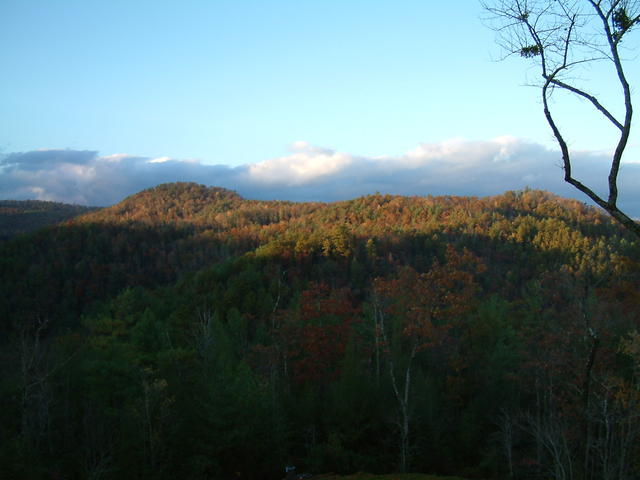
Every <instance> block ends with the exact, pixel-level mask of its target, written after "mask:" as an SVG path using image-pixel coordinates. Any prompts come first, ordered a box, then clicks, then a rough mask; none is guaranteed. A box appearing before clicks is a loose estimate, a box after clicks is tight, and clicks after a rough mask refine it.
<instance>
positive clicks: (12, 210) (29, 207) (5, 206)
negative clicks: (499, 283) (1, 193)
mask: <svg viewBox="0 0 640 480" xmlns="http://www.w3.org/2000/svg"><path fill="white" fill-rule="evenodd" d="M94 210H97V208H95V207H85V206H81V205H69V204H66V203H58V202H45V201H41V200H0V242H1V241H4V240H7V239H9V238H11V237H14V236H15V235H19V234H22V233H27V232H31V231H34V230H38V229H39V228H42V227H46V226H49V225H54V224H56V223H60V222H64V221H65V220H70V219H72V218H74V217H77V216H78V215H82V214H83V213H87V212H91V211H94Z"/></svg>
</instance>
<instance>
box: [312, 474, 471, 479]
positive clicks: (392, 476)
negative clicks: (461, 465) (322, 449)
mask: <svg viewBox="0 0 640 480" xmlns="http://www.w3.org/2000/svg"><path fill="white" fill-rule="evenodd" d="M313 478H314V479H322V480H464V479H463V478H460V477H438V476H435V475H426V474H424V473H390V474H387V475H372V474H370V473H356V474H354V475H314V477H313Z"/></svg>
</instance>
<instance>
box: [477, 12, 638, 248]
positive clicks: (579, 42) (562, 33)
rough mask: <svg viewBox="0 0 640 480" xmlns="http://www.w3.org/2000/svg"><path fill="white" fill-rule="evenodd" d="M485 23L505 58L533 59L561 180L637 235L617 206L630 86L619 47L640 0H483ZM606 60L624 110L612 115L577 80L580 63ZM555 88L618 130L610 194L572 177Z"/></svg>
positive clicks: (635, 227) (627, 131)
mask: <svg viewBox="0 0 640 480" xmlns="http://www.w3.org/2000/svg"><path fill="white" fill-rule="evenodd" d="M481 2H482V5H483V7H484V8H485V10H486V11H487V12H488V19H487V20H488V23H489V24H490V26H491V27H492V28H493V29H494V30H495V31H496V32H497V34H498V43H499V44H500V46H501V47H502V48H504V50H505V51H506V54H507V56H511V55H518V56H521V57H523V58H525V59H529V60H532V61H534V62H536V66H537V67H539V72H540V74H541V76H542V81H541V83H540V87H541V93H542V105H543V109H544V115H545V118H546V120H547V123H548V124H549V126H550V127H551V130H552V132H553V135H554V137H555V139H556V141H557V143H558V145H559V147H560V151H561V153H562V164H563V167H564V179H565V181H566V182H567V183H569V184H571V185H573V186H574V187H575V188H577V189H578V190H580V191H581V192H583V193H584V194H586V195H587V196H588V197H589V198H590V199H591V200H593V201H594V202H595V203H596V204H597V205H599V206H600V207H602V208H603V209H604V210H605V211H607V212H608V213H609V214H610V215H611V216H612V217H613V218H615V219H616V220H617V221H618V222H620V223H621V224H622V225H624V227H625V228H627V229H628V230H629V231H631V232H633V233H634V234H636V235H637V236H638V237H640V223H638V222H637V221H634V220H633V219H632V218H631V217H629V216H628V215H627V214H626V213H624V212H623V211H621V210H620V209H619V207H618V174H619V171H620V163H621V161H622V156H623V153H624V151H625V148H626V146H627V142H628V140H629V135H630V133H631V119H632V114H633V105H632V101H631V87H630V85H629V82H628V81H627V77H626V75H625V70H624V64H625V62H624V59H623V56H622V55H621V45H622V42H623V40H625V39H627V37H628V34H629V32H630V31H631V30H632V29H634V27H636V26H637V25H639V24H640V14H639V12H640V1H639V0H481ZM600 62H605V63H606V64H607V65H608V66H609V67H610V68H611V69H612V70H611V71H612V73H614V74H615V78H616V79H617V83H616V88H618V90H619V92H620V93H621V99H622V102H623V105H622V107H623V108H622V109H621V111H622V114H621V115H616V114H614V111H615V110H614V109H613V108H611V106H605V105H604V103H603V100H602V98H601V97H600V98H599V97H598V96H596V95H595V94H594V93H593V92H591V91H590V90H589V89H588V88H587V87H585V86H583V85H582V84H581V83H580V81H579V80H577V79H578V78H579V73H584V72H585V71H586V70H585V69H584V67H587V66H589V65H592V64H594V63H600ZM556 91H563V92H567V93H569V94H570V95H574V96H576V97H578V98H580V99H582V100H585V101H587V102H588V103H589V104H591V106H592V107H593V108H594V112H595V113H596V114H597V115H602V116H603V117H604V118H605V119H606V120H607V121H608V122H609V123H611V124H612V126H613V127H614V128H615V129H616V130H617V131H618V132H619V136H618V140H617V143H616V145H615V149H614V152H613V154H612V157H611V165H610V168H609V175H608V194H607V195H600V194H598V193H596V191H595V190H594V188H593V186H588V185H586V184H584V183H583V182H581V181H580V180H579V179H577V178H576V177H575V176H574V175H573V170H572V156H571V152H570V149H569V146H568V144H567V141H566V139H565V136H564V134H563V130H562V129H561V127H560V125H559V123H558V122H557V121H556V117H555V116H554V113H553V112H552V108H551V106H550V101H549V100H550V98H551V96H552V95H553V93H554V92H556Z"/></svg>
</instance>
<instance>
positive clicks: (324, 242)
mask: <svg viewBox="0 0 640 480" xmlns="http://www.w3.org/2000/svg"><path fill="white" fill-rule="evenodd" d="M638 260H639V259H638V245H637V241H636V240H635V239H634V238H632V237H630V236H629V235H628V234H626V233H625V232H623V231H622V230H620V228H619V227H617V226H616V225H613V224H612V223H611V221H610V220H609V219H608V218H606V217H605V216H604V215H602V214H601V213H599V212H598V211H596V210H595V209H592V208H589V207H586V206H585V205H583V204H580V203H579V202H575V201H570V200H563V199H560V198H558V197H555V196H553V195H551V194H548V193H546V192H539V191H533V190H526V191H522V192H507V193H505V194H504V195H500V196H496V197H489V198H482V199H477V198H460V197H424V198H419V197H414V198H405V197H397V196H391V195H384V196H383V195H370V196H366V197H362V198H359V199H355V200H352V201H347V202H337V203H332V204H295V203H287V202H257V201H247V200H243V199H242V198H240V197H239V196H238V195H237V194H235V193H234V192H230V191H227V190H223V189H216V188H208V187H204V186H200V185H196V184H173V185H162V186H159V187H156V188H154V189H150V190H147V191H144V192H141V193H140V194H137V195H134V196H132V197H130V198H128V199H126V200H125V201H123V202H122V203H121V204H118V205H116V206H114V207H110V208H108V209H104V210H101V211H97V212H93V213H90V214H89V215H85V216H84V217H82V218H79V219H76V220H73V221H72V222H69V223H67V224H65V225H61V226H57V227H54V228H51V229H49V230H45V231H41V232H37V233H33V234H31V235H26V236H22V237H20V238H16V239H13V240H11V241H9V242H5V243H4V244H3V245H1V246H0V288H2V289H3V293H4V295H2V296H0V334H1V335H0V395H1V396H2V398H3V399H8V401H7V402H5V405H3V409H2V411H0V435H1V437H0V438H2V439H3V441H2V443H1V444H0V476H2V477H3V478H4V477H7V478H51V477H52V476H53V477H55V476H56V475H58V476H66V477H69V478H89V477H92V478H104V479H115V478H124V479H126V478H157V479H162V478H203V479H208V478H211V479H214V478H247V479H258V478H281V477H282V476H283V472H282V468H283V467H284V466H285V465H287V464H295V465H297V466H298V468H299V471H309V472H312V473H321V472H327V471H333V472H337V473H344V474H347V473H350V472H355V471H369V472H389V471H397V469H398V457H399V453H400V450H401V446H400V444H399V440H398V431H399V421H400V420H401V415H399V414H400V410H399V409H398V400H397V396H396V394H395V393H394V386H393V382H392V379H391V376H390V371H391V369H392V368H393V369H394V370H393V371H394V373H395V374H396V380H398V382H397V385H396V386H398V385H400V387H402V385H403V384H404V383H403V382H404V378H405V377H404V375H405V373H406V372H407V367H408V366H409V365H411V367H412V368H411V376H412V380H411V388H410V389H409V394H408V400H407V410H406V412H405V413H406V417H407V418H408V419H409V421H410V428H409V429H408V432H407V442H406V449H407V452H406V453H407V457H408V464H409V466H410V467H412V468H414V469H416V470H419V471H430V472H438V473H441V474H458V475H463V476H469V477H471V476H473V477H484V478H489V477H499V476H501V475H505V474H506V472H507V471H508V470H509V469H508V466H507V461H506V459H505V454H504V452H505V441H504V440H505V432H507V431H508V429H506V427H505V425H506V426H508V425H512V426H514V425H515V426H516V427H517V426H518V425H520V426H522V425H523V422H524V420H522V418H521V417H519V416H518V415H519V413H518V412H523V411H524V412H535V413H536V414H538V415H540V416H541V418H542V417H544V418H553V419H558V420H559V421H558V422H557V424H558V425H565V424H568V425H571V424H573V425H576V424H578V425H585V427H584V428H587V427H588V428H590V429H592V430H590V431H592V432H602V431H604V429H603V428H601V427H602V425H603V423H602V421H604V420H603V419H602V416H601V415H600V417H598V411H597V409H596V408H595V407H596V406H597V405H601V404H602V403H601V402H602V401H603V400H604V399H606V400H607V402H608V403H607V405H611V406H612V408H615V412H616V414H619V415H623V416H624V415H626V417H625V418H627V419H633V418H637V417H633V415H635V414H637V410H634V408H636V407H635V405H637V404H636V403H634V402H636V401H637V395H636V394H637V385H638V379H637V368H636V366H637V365H636V363H637V362H636V360H637V348H636V347H637V343H638V342H637V338H636V337H637V334H634V333H633V332H634V331H637V325H638V324H639V322H640V318H639V313H638V312H640V303H639V302H640V300H638V299H639V298H640V297H638V295H636V293H637V292H636V290H637V284H638V281H639V280H640V278H638V272H639V271H640V270H639V269H638V268H637V265H638ZM381 311H384V312H385V315H386V317H385V321H386V322H387V323H385V324H384V327H385V328H386V329H387V330H386V331H385V334H386V335H387V336H388V337H387V338H386V339H385V338H384V337H383V335H382V332H381V327H382V324H381V322H380V318H379V317H378V316H377V315H379V313H380V312H381ZM585 322H587V323H585ZM585 325H587V326H588V327H589V328H586V327H585ZM589 329H591V330H589ZM590 332H593V334H592V333H590ZM596 334H597V338H598V344H597V345H598V347H597V348H598V349H597V355H596V357H595V360H594V362H592V363H593V367H592V369H591V370H590V371H589V372H588V375H587V373H585V365H586V364H587V363H588V362H587V360H588V359H589V355H590V352H591V351H592V349H593V345H594V340H593V338H594V335H596ZM413 347H415V356H413V357H412V351H413ZM389 358H391V359H392V360H393V362H394V363H393V366H391V365H390V363H389V362H388V359H389ZM585 379H586V380H585ZM590 379H592V381H591V380H590ZM585 381H591V383H590V384H589V385H590V388H591V390H590V399H589V402H590V403H589V404H588V407H589V408H590V409H591V410H589V411H588V415H586V414H585V410H584V408H583V407H582V406H583V405H584V401H583V399H582V397H581V396H580V395H577V394H576V392H580V391H583V390H584V385H585ZM552 387H553V388H552ZM541 399H543V400H544V402H543V401H542V400H541ZM598 402H600V403H598ZM638 404H640V403H638ZM600 414H601V412H600ZM504 419H511V420H510V421H511V423H509V422H504V421H503V420H504ZM568 419H578V420H577V421H573V420H572V422H573V423H571V422H569V421H568ZM585 419H586V420H585ZM560 420H562V422H560ZM585 421H588V422H591V423H587V424H585V423H584V422H585ZM580 422H583V423H580ZM599 422H600V423H599ZM611 425H614V424H613V423H612V424H611ZM614 426H615V429H616V430H615V432H617V433H616V435H621V433H620V432H621V429H620V428H619V425H618V424H615V425H614ZM516 427H514V428H516ZM518 428H520V430H517V428H516V431H515V433H514V434H513V444H512V463H513V465H512V468H513V469H514V472H515V474H517V475H520V476H521V477H522V478H526V477H527V476H531V477H534V476H540V475H543V474H544V473H546V472H547V470H546V468H547V467H548V466H549V465H550V463H549V462H550V460H549V458H547V457H545V456H543V455H541V456H540V458H539V459H536V461H537V462H539V463H538V464H536V465H537V467H531V466H530V464H528V463H526V462H527V461H529V460H531V458H534V457H535V455H536V452H537V451H538V450H539V449H538V445H537V444H536V443H535V440H533V439H532V438H533V437H532V436H531V435H530V434H529V433H528V432H527V431H525V430H524V429H523V428H521V427H518ZM580 428H582V427H580ZM576 431H577V430H575V429H574V430H571V429H568V430H567V431H565V432H564V434H565V435H566V438H567V439H568V441H569V442H573V443H572V445H573V446H572V448H573V450H572V452H571V454H572V455H577V454H576V453H575V452H578V451H585V449H584V448H582V447H584V445H581V444H580V443H579V441H580V440H579V439H580V435H578V434H577V433H576ZM619 438H622V437H619ZM594 445H595V443H594ZM631 445H635V444H633V443H631ZM579 447H580V448H579ZM593 448H596V447H593ZM636 453H638V452H637V451H630V450H629V451H627V454H628V458H629V459H633V458H640V456H638V455H635V454H636ZM527 465H529V466H527ZM594 465H595V464H594ZM632 466H633V465H628V471H632V470H631V467H632ZM635 467H638V465H635ZM597 468H599V467H597V465H596V466H594V469H595V470H594V471H598V470H597ZM625 468H626V467H625ZM361 477H362V476H361ZM393 478H401V477H399V476H397V477H393ZM403 478H410V477H406V476H405V477H403ZM416 478H417V477H416ZM420 478H426V477H420Z"/></svg>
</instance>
